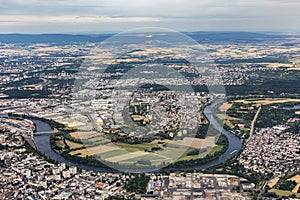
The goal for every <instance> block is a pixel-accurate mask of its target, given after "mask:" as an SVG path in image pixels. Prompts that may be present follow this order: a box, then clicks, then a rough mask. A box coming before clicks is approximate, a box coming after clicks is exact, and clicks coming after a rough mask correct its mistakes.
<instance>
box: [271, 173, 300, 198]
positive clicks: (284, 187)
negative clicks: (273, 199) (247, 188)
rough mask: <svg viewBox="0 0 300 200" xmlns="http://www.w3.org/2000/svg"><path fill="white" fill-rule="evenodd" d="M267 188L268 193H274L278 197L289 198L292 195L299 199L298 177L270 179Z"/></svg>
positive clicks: (299, 183)
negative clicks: (268, 188)
mask: <svg viewBox="0 0 300 200" xmlns="http://www.w3.org/2000/svg"><path fill="white" fill-rule="evenodd" d="M268 186H269V187H270V188H271V189H270V190H269V191H268V192H269V193H275V194H276V195H277V196H279V197H290V196H292V195H293V196H296V197H297V198H300V190H299V188H300V175H296V176H293V177H291V178H289V179H283V178H281V179H280V178H275V179H272V180H270V181H269V184H268Z"/></svg>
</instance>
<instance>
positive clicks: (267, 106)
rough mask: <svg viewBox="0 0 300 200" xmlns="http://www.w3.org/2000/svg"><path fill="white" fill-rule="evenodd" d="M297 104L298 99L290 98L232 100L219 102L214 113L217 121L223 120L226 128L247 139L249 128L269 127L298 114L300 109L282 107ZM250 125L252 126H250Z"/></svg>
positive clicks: (249, 133) (299, 102)
mask: <svg viewBox="0 0 300 200" xmlns="http://www.w3.org/2000/svg"><path fill="white" fill-rule="evenodd" d="M299 104H300V99H292V98H259V99H242V100H232V101H230V102H225V103H222V104H220V105H219V107H217V108H216V109H215V110H214V113H215V116H216V117H217V119H218V120H219V121H221V122H224V127H225V128H226V129H228V130H229V131H231V132H233V133H234V134H236V135H238V136H239V137H241V138H242V139H247V138H249V137H250V135H251V128H252V129H253V128H255V127H265V126H266V127H271V126H274V125H275V124H281V123H283V122H284V121H285V120H287V119H288V118H291V117H296V115H299V114H300V110H289V109H282V108H284V107H286V106H287V107H289V106H294V105H299ZM259 108H261V112H259V113H258V111H259V110H260V109H259ZM257 113H258V115H257V118H255V115H256V114H257ZM252 125H254V126H253V127H252Z"/></svg>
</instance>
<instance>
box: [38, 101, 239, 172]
mask: <svg viewBox="0 0 300 200" xmlns="http://www.w3.org/2000/svg"><path fill="white" fill-rule="evenodd" d="M215 105H216V104H212V105H210V106H207V107H206V108H205V109H204V113H205V115H206V117H207V119H208V120H209V121H210V123H211V124H212V125H213V126H214V127H215V128H216V129H217V130H219V131H221V132H222V134H224V135H226V136H227V138H228V141H229V146H228V149H227V151H226V152H225V153H224V154H222V155H221V156H220V157H219V158H218V159H216V160H213V161H211V162H208V163H206V164H203V165H197V166H190V167H186V168H184V169H189V170H198V169H205V168H208V167H210V166H213V165H217V164H220V163H223V162H225V161H226V160H228V159H230V158H231V157H233V156H234V155H235V154H237V153H238V151H239V150H240V149H241V148H242V140H241V139H240V138H239V137H237V136H236V135H234V134H232V133H231V132H229V131H227V130H225V129H223V128H222V127H223V126H222V125H221V124H220V123H219V122H218V121H217V120H216V119H215V118H214V117H213V114H212V108H213V107H214V106H215ZM32 121H33V122H34V123H35V124H36V127H37V132H51V131H52V130H51V127H50V126H49V125H48V124H47V123H45V122H42V121H39V120H32ZM50 135H51V134H50V133H49V134H42V135H36V136H34V140H35V143H36V146H37V148H38V150H39V151H40V152H41V153H42V154H44V155H46V156H47V157H49V158H51V159H52V160H55V161H57V162H60V163H62V162H63V163H66V164H67V165H69V166H77V167H79V168H82V169H86V170H93V171H110V170H108V169H104V168H101V167H94V166H89V165H85V164H80V163H77V162H73V161H70V160H69V159H66V158H65V157H63V156H61V155H59V154H57V153H55V152H54V151H53V150H52V149H51V146H50Z"/></svg>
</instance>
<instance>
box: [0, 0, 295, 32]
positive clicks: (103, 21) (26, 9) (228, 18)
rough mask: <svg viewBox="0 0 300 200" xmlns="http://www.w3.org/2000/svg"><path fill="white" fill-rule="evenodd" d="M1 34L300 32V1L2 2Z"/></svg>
mask: <svg viewBox="0 0 300 200" xmlns="http://www.w3.org/2000/svg"><path fill="white" fill-rule="evenodd" d="M0 3H1V4H0V33H73V34H74V33H106V32H120V31H126V30H129V29H134V28H138V27H162V28H169V29H173V30H176V31H181V32H193V31H252V32H300V26H299V23H298V20H299V19H300V12H299V10H300V1H299V0H232V1H228V0H200V1H197V0H52V1H50V0H10V1H5V0H0Z"/></svg>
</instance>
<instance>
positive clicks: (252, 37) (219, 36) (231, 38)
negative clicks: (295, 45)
mask: <svg viewBox="0 0 300 200" xmlns="http://www.w3.org/2000/svg"><path fill="white" fill-rule="evenodd" d="M186 34H187V35H188V36H190V37H191V38H193V39H194V40H196V41H197V42H199V43H210V42H239V43H243V42H245V43H247V42H261V41H266V40H273V39H284V38H287V37H288V36H287V35H279V34H278V35H277V34H263V33H251V32H193V33H186Z"/></svg>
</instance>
